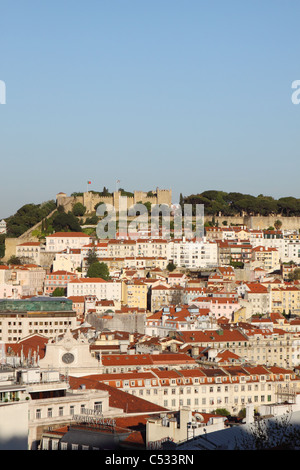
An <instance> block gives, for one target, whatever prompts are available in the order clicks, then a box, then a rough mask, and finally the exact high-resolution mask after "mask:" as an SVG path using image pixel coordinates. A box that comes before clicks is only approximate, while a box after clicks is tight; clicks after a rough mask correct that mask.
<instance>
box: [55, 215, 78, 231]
mask: <svg viewBox="0 0 300 470" xmlns="http://www.w3.org/2000/svg"><path fill="white" fill-rule="evenodd" d="M52 225H53V229H54V230H55V231H56V232H70V231H71V232H81V231H82V230H81V227H80V224H79V222H78V220H77V218H76V217H75V215H74V214H72V213H71V212H68V213H67V214H66V213H64V212H62V213H57V215H56V216H55V217H54V219H53V221H52Z"/></svg>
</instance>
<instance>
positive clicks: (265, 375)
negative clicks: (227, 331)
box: [97, 365, 300, 414]
mask: <svg viewBox="0 0 300 470" xmlns="http://www.w3.org/2000/svg"><path fill="white" fill-rule="evenodd" d="M97 379H98V380H99V381H101V382H104V383H105V384H107V385H110V386H112V387H116V388H118V389H121V390H123V391H126V392H127V393H130V394H132V395H135V396H139V397H141V398H146V399H147V400H148V401H150V402H152V403H154V404H161V405H162V406H164V407H166V408H168V409H170V410H178V409H180V408H181V407H183V406H187V407H190V409H191V410H192V411H198V412H200V413H201V412H203V413H213V412H214V411H215V410H216V409H218V408H225V409H227V410H228V411H229V412H230V413H231V414H237V413H238V412H239V411H240V410H241V409H243V408H245V406H246V405H247V404H251V403H252V404H254V406H255V408H256V409H257V411H259V408H260V406H261V405H265V404H268V403H269V404H270V403H275V402H278V401H280V399H282V400H283V401H284V400H285V399H286V395H284V392H286V394H287V393H290V394H291V396H293V397H294V396H295V394H296V393H298V392H299V390H300V378H299V377H298V376H297V375H296V374H295V373H294V372H293V371H292V370H291V369H284V368H280V367H268V368H267V367H266V366H263V365H261V366H230V367H222V368H221V367H220V368H216V367H214V368H208V367H207V368H201V367H199V368H190V369H181V370H175V369H173V370H160V369H152V370H151V371H147V372H146V371H143V372H130V373H123V374H122V373H119V374H103V375H98V376H97Z"/></svg>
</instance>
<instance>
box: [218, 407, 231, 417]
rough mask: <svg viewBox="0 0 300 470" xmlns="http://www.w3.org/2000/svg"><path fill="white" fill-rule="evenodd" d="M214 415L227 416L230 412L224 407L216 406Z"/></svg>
mask: <svg viewBox="0 0 300 470" xmlns="http://www.w3.org/2000/svg"><path fill="white" fill-rule="evenodd" d="M215 413H216V415H221V416H229V415H230V413H229V411H228V410H226V408H217V409H216V410H215Z"/></svg>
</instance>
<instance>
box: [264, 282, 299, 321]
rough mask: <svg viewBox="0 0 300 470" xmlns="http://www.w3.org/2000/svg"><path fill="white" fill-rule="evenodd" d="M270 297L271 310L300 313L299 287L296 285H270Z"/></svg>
mask: <svg viewBox="0 0 300 470" xmlns="http://www.w3.org/2000/svg"><path fill="white" fill-rule="evenodd" d="M270 297H271V310H272V311H273V312H278V313H281V314H293V315H300V289H299V288H298V286H292V285H290V286H289V285H284V286H278V287H272V289H271V291H270Z"/></svg>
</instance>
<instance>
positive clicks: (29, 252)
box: [16, 242, 41, 265]
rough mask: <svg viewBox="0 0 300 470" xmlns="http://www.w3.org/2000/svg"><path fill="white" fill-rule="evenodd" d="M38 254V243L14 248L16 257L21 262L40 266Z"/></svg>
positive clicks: (39, 246)
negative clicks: (24, 261)
mask: <svg viewBox="0 0 300 470" xmlns="http://www.w3.org/2000/svg"><path fill="white" fill-rule="evenodd" d="M40 254H41V244H40V242H25V243H21V244H20V245H17V247H16V256H17V257H18V258H20V259H21V260H26V263H34V264H37V265H40Z"/></svg>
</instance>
